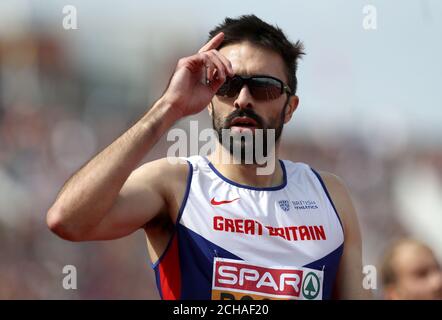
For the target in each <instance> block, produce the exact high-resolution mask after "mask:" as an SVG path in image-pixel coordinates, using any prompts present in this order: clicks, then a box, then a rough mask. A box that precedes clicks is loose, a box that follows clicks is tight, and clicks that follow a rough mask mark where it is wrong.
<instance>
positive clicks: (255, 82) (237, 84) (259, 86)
mask: <svg viewBox="0 0 442 320" xmlns="http://www.w3.org/2000/svg"><path fill="white" fill-rule="evenodd" d="M244 85H247V88H248V89H249V91H250V93H251V95H252V97H253V98H254V99H256V100H260V101H268V100H273V99H277V98H279V97H280V96H281V95H282V94H284V93H288V94H289V95H291V94H292V91H291V90H290V88H289V86H288V85H286V84H284V82H282V81H281V80H279V79H278V78H275V77H271V76H260V75H256V76H249V77H243V76H238V75H235V76H233V77H232V78H230V77H229V78H227V79H226V81H225V82H224V84H223V85H222V86H221V87H220V88H219V89H218V91H217V92H216V95H217V96H221V97H229V98H233V97H236V96H237V95H238V94H239V92H240V91H241V89H242V87H243V86H244Z"/></svg>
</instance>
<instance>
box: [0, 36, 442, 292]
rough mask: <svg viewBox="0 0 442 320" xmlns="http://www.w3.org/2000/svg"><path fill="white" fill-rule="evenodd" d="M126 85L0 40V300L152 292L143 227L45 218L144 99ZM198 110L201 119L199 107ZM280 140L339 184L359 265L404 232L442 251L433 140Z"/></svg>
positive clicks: (26, 44) (21, 41) (157, 153)
mask: <svg viewBox="0 0 442 320" xmlns="http://www.w3.org/2000/svg"><path fill="white" fill-rule="evenodd" d="M146 86H147V84H146ZM132 90H133V88H131V87H130V86H128V85H127V84H125V83H118V82H116V81H112V80H111V79H107V80H103V79H94V78H91V77H88V76H87V75H85V74H84V73H82V72H80V71H79V70H78V69H77V68H75V65H74V64H73V62H72V61H71V60H69V59H68V57H67V55H66V52H65V51H64V47H63V45H62V44H61V43H60V42H59V41H58V40H57V39H56V38H53V37H51V36H49V35H45V34H43V35H42V34H33V35H27V36H25V37H19V38H12V39H2V38H0V299H14V298H15V299H17V298H19V299H58V298H60V299H71V298H73V299H89V298H103V299H107V298H117V299H118V298H134V299H157V298H158V295H157V293H156V289H155V281H154V277H153V273H152V270H151V268H150V262H149V257H148V254H147V250H146V246H145V238H144V235H143V233H142V232H137V233H135V234H133V235H132V236H129V237H127V238H124V239H121V240H117V241H110V242H96V243H70V242H67V241H64V240H61V239H59V238H57V237H56V236H55V235H53V234H51V233H50V231H49V230H48V228H47V226H46V223H45V215H46V211H47V209H48V208H49V206H50V205H51V203H52V201H53V200H54V198H55V196H56V194H57V192H58V190H59V189H60V188H61V187H62V184H63V182H64V181H65V180H66V179H67V178H68V177H69V176H70V175H71V174H72V173H73V172H74V171H75V170H76V169H78V168H79V167H80V166H81V165H82V164H83V163H84V162H85V161H87V160H88V159H89V158H90V157H91V156H93V155H94V154H95V153H96V152H98V151H99V150H101V149H102V148H103V147H104V146H106V145H107V144H109V143H110V142H111V141H112V140H113V139H115V138H116V137H117V136H118V135H119V134H121V133H122V132H123V131H124V130H125V129H126V128H128V127H129V126H130V125H131V123H133V121H135V120H136V119H137V118H138V117H139V116H141V114H142V113H143V112H144V111H145V110H146V109H147V107H148V106H149V104H150V103H152V102H153V99H154V98H153V97H149V99H148V100H143V99H139V100H137V99H133V98H131V97H133V96H138V97H144V95H143V92H139V93H137V94H135V95H134V92H133V91H132ZM138 90H141V91H142V89H138ZM159 94H160V92H156V93H155V95H157V96H158V95H159ZM198 119H199V120H201V121H203V122H204V123H205V126H209V125H210V121H209V118H208V115H207V114H204V115H201V116H199V118H198ZM179 125H181V126H182V127H184V128H185V127H186V126H185V123H184V124H183V122H181V123H180V124H179ZM313 126H314V124H313V123H312V127H313ZM312 131H314V128H312ZM293 132H294V133H293ZM282 139H283V140H282V152H281V157H282V158H285V159H290V160H293V161H302V162H306V163H308V164H310V165H311V166H312V167H314V168H316V169H319V170H325V171H330V172H333V173H336V174H337V175H339V176H340V177H342V178H343V180H344V181H345V182H346V184H347V186H348V188H349V189H350V192H351V194H352V197H353V200H354V202H355V206H356V209H357V212H358V215H359V218H360V224H361V229H362V235H363V239H364V263H365V264H371V265H376V266H378V265H379V261H380V258H381V256H382V255H383V252H384V251H385V250H386V249H387V247H388V246H389V244H390V243H392V242H393V241H395V240H397V239H399V238H402V237H404V236H413V237H416V238H419V239H421V240H422V241H425V242H426V243H428V244H429V246H430V247H432V248H433V250H434V252H435V254H436V256H437V257H438V259H440V258H441V257H442V240H441V236H440V234H439V233H440V230H441V228H442V226H441V216H442V204H441V201H442V200H441V199H442V197H441V195H442V150H441V148H437V147H428V146H426V147H423V146H421V145H417V144H412V143H410V144H409V145H407V146H406V147H404V148H402V149H401V150H395V152H393V153H389V152H379V148H377V147H376V146H374V145H373V144H370V143H367V141H366V139H365V140H364V139H362V138H360V136H358V135H356V134H355V135H350V134H348V135H340V136H339V137H336V136H334V135H333V132H330V133H329V135H327V136H325V135H324V136H320V137H318V136H315V135H314V134H299V135H297V134H296V129H295V130H293V131H290V132H288V133H284V134H283V138H282ZM167 146H168V144H167V143H166V141H165V139H163V140H161V141H160V142H159V143H158V145H157V146H156V147H155V149H154V151H153V152H152V153H151V154H150V155H149V156H148V157H147V158H146V160H150V159H155V158H159V157H164V156H165V155H166V150H167ZM65 265H74V266H75V267H76V268H77V277H78V289H77V290H65V289H63V287H62V280H63V277H64V276H65V275H64V274H63V273H62V270H63V267H64V266H65ZM378 286H379V287H380V286H381V284H380V283H379V284H378ZM381 289H382V288H379V290H381ZM375 296H376V297H378V298H381V293H380V291H379V292H375Z"/></svg>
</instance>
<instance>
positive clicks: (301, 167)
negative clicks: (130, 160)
mask: <svg viewBox="0 0 442 320" xmlns="http://www.w3.org/2000/svg"><path fill="white" fill-rule="evenodd" d="M189 161H190V162H191V163H192V170H190V167H188V168H187V170H186V171H187V173H189V171H192V172H191V176H190V177H191V180H188V179H180V181H181V182H177V183H172V182H171V184H170V190H171V193H170V198H169V199H168V203H169V212H168V213H165V214H164V215H160V216H159V217H158V218H157V219H155V220H154V221H153V222H152V223H150V224H149V225H148V226H147V227H146V228H145V231H146V234H147V238H148V247H149V253H150V256H151V259H152V263H153V264H154V265H153V267H154V269H155V273H156V279H157V285H158V287H159V289H160V294H161V295H162V297H163V298H165V299H174V298H175V299H210V298H218V299H219V298H223V297H224V298H226V297H227V298H232V297H235V298H240V297H241V295H242V297H244V296H245V295H247V296H248V297H252V298H271V299H273V298H282V299H287V298H292V299H296V298H298V299H310V298H315V299H316V298H318V295H317V294H316V293H317V291H318V290H316V289H318V284H319V286H320V287H321V290H319V291H320V298H329V297H330V294H331V289H332V288H331V287H332V284H333V282H334V277H335V275H336V270H337V267H338V264H339V260H340V257H341V254H342V248H343V240H344V235H343V230H342V226H341V223H340V220H339V217H338V215H337V213H336V212H335V209H334V207H333V204H332V202H331V201H330V198H329V196H328V194H327V193H326V192H325V190H324V187H323V185H322V184H321V182H322V181H321V180H320V177H319V175H318V174H317V173H316V172H314V171H313V170H312V169H311V168H310V167H308V166H307V165H305V164H302V163H292V162H290V161H283V162H282V165H281V166H282V167H284V182H283V184H282V185H280V186H276V187H273V188H263V189H259V188H253V187H247V186H241V185H236V184H235V183H234V182H233V181H228V180H227V179H226V178H224V177H223V176H222V175H221V174H220V173H219V172H217V170H216V168H215V167H213V165H211V164H210V165H209V163H208V161H207V159H205V158H202V157H199V156H196V157H191V158H189ZM183 170H184V167H183ZM183 174H184V171H183ZM187 175H188V174H187ZM189 181H190V182H191V183H190V187H189V186H188V184H187V182H189ZM183 199H184V202H183ZM233 199H236V200H233ZM225 200H227V201H231V200H233V201H231V202H228V203H227V202H226V203H221V201H225ZM180 208H181V211H180ZM171 221H176V225H174V224H173V223H172V222H171ZM241 269H243V280H242V281H243V282H242V283H241V282H238V281H237V282H236V283H234V281H233V280H235V279H234V277H235V276H234V274H233V273H229V272H230V271H232V270H237V271H238V272H240V271H239V270H241ZM229 270H230V271H229ZM244 270H246V271H244ZM247 270H248V271H247ZM281 270H286V271H285V274H284V275H283V273H281V272H282V271H281ZM265 272H268V273H269V275H270V276H269V277H267V278H265V276H264V278H263V277H262V275H265ZM238 275H240V274H238ZM302 275H304V276H302ZM278 277H279V278H278ZM281 277H286V278H285V280H284V279H282V278H281ZM255 278H256V279H255ZM214 279H215V281H213V280H214ZM281 279H282V280H281ZM306 279H309V280H308V281H307V280H306ZM317 279H320V283H319V282H316V281H317ZM247 280H248V282H247ZM303 280H305V281H304V282H305V283H304V282H303ZM310 280H312V281H313V282H312V281H310ZM229 281H230V282H229ZM259 281H261V282H259ZM272 281H273V282H272ZM276 282H277V283H276ZM297 282H299V283H297ZM307 282H312V283H313V284H310V286H309V283H307ZM257 285H258V287H259V288H258V289H257ZM296 287H297V290H296ZM319 291H318V292H319Z"/></svg>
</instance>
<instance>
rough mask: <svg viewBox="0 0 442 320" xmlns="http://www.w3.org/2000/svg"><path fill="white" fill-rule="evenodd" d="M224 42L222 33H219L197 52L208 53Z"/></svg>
mask: <svg viewBox="0 0 442 320" xmlns="http://www.w3.org/2000/svg"><path fill="white" fill-rule="evenodd" d="M223 40H224V33H222V32H220V33H218V34H217V35H216V36H214V37H213V38H212V39H211V40H210V41H209V42H207V43H206V44H205V45H204V46H203V47H202V48H201V49H199V50H198V52H200V53H201V52H204V51H209V50H212V49H216V48H218V46H219V45H220V44H221V42H223Z"/></svg>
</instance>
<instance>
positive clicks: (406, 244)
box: [382, 238, 442, 300]
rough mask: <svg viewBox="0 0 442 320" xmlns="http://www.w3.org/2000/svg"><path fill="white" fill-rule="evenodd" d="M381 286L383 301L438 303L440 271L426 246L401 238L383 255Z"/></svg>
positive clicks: (441, 289) (441, 296)
mask: <svg viewBox="0 0 442 320" xmlns="http://www.w3.org/2000/svg"><path fill="white" fill-rule="evenodd" d="M382 285H383V287H384V297H385V299H387V300H441V299H442V269H441V266H440V264H439V263H438V261H437V259H436V257H435V256H434V254H433V252H432V251H431V249H430V248H429V247H428V246H427V245H425V244H424V243H422V242H420V241H418V240H415V239H409V238H405V239H401V240H399V241H397V242H396V243H394V244H393V245H392V246H391V247H390V248H388V250H387V252H386V253H385V256H384V258H383V262H382Z"/></svg>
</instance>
